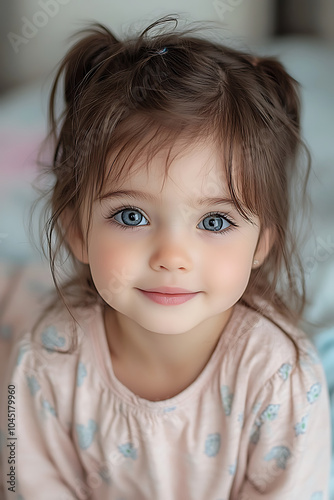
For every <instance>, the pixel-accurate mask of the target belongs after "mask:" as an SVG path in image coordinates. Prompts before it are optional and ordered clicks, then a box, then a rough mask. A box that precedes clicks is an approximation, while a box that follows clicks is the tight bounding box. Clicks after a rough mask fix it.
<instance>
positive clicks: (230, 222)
mask: <svg viewBox="0 0 334 500" xmlns="http://www.w3.org/2000/svg"><path fill="white" fill-rule="evenodd" d="M123 210H134V211H136V212H139V213H140V214H141V215H142V216H143V217H145V219H147V217H146V216H145V215H144V214H143V212H142V211H141V210H139V208H137V207H134V206H132V205H122V206H121V207H119V208H118V209H117V211H116V212H114V213H112V214H111V215H109V216H107V217H105V219H107V220H108V222H109V223H110V224H115V225H116V226H117V227H119V228H120V229H125V230H126V229H137V228H138V227H145V226H126V225H123V224H120V223H119V222H117V221H116V220H114V217H115V215H117V214H119V213H121V212H123ZM211 215H218V216H220V217H222V218H223V219H225V220H226V222H228V223H229V224H230V226H229V227H227V228H226V229H222V230H221V231H209V230H206V231H207V232H208V233H213V234H217V235H218V234H219V235H223V234H226V233H227V232H228V231H230V230H233V229H234V228H235V227H239V226H238V225H237V224H236V223H235V222H234V221H233V220H232V219H231V218H230V216H229V215H228V214H226V213H221V212H209V213H208V214H206V215H205V216H204V217H203V219H202V220H204V219H206V218H207V217H210V216H211ZM202 231H205V229H202Z"/></svg>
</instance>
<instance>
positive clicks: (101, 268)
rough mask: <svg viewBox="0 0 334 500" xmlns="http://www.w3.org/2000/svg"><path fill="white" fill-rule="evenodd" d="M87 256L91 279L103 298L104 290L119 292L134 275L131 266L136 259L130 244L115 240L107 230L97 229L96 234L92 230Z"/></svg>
mask: <svg viewBox="0 0 334 500" xmlns="http://www.w3.org/2000/svg"><path fill="white" fill-rule="evenodd" d="M88 258H89V266H90V270H91V274H92V277H93V281H94V283H95V286H96V288H97V290H98V292H99V293H100V295H102V297H103V298H104V299H105V294H106V291H108V293H109V294H110V293H112V294H114V293H119V292H121V291H122V290H123V289H124V288H125V287H126V286H127V285H128V283H129V282H130V281H131V279H133V277H134V276H133V270H132V266H133V265H134V264H135V263H136V259H135V256H134V255H133V250H132V247H131V245H124V244H122V243H120V242H117V239H116V238H111V236H110V234H108V232H107V231H106V232H103V231H99V234H98V235H97V234H96V233H95V234H94V232H92V234H91V238H90V242H89V246H88ZM109 300H110V297H109ZM109 300H108V301H109Z"/></svg>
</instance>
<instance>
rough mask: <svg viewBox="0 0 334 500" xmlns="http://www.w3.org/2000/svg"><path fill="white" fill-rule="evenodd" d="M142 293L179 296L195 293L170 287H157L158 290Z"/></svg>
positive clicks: (150, 289)
mask: <svg viewBox="0 0 334 500" xmlns="http://www.w3.org/2000/svg"><path fill="white" fill-rule="evenodd" d="M143 292H156V293H163V294H165V295H166V294H181V293H196V292H192V291H191V290H186V289H185V288H178V287H170V286H159V287H158V288H149V289H148V290H143Z"/></svg>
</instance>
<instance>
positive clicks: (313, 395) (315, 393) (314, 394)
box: [307, 382, 321, 404]
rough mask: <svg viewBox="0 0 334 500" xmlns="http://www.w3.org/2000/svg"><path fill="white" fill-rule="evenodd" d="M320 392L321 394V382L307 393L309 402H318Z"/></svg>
mask: <svg viewBox="0 0 334 500" xmlns="http://www.w3.org/2000/svg"><path fill="white" fill-rule="evenodd" d="M320 392H321V384H319V382H317V383H316V384H313V385H312V386H311V389H310V390H309V391H308V392H307V401H308V402H309V403H311V404H312V403H314V402H315V401H317V399H318V398H319V396H320Z"/></svg>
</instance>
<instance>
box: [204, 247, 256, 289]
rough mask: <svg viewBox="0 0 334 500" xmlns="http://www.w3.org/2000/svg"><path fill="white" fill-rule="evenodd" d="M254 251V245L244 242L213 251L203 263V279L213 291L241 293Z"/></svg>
mask: <svg viewBox="0 0 334 500" xmlns="http://www.w3.org/2000/svg"><path fill="white" fill-rule="evenodd" d="M233 243H235V242H233ZM253 246H254V248H253ZM254 249H255V243H254V245H247V243H245V241H244V240H243V241H242V242H240V244H238V245H236V244H232V242H231V244H229V242H227V243H226V245H225V244H224V245H222V246H220V248H219V249H218V248H215V249H213V250H212V251H211V252H210V255H209V256H208V257H209V258H208V259H206V261H205V265H204V268H203V272H204V275H203V279H205V280H206V281H208V280H209V285H210V286H211V287H212V289H213V290H217V291H219V290H220V291H221V290H224V291H229V290H230V291H231V293H232V292H233V291H234V290H235V291H236V292H237V293H239V292H240V291H241V293H242V292H243V291H244V289H245V288H246V286H247V283H248V281H249V276H250V272H251V266H252V257H253V251H254Z"/></svg>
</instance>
